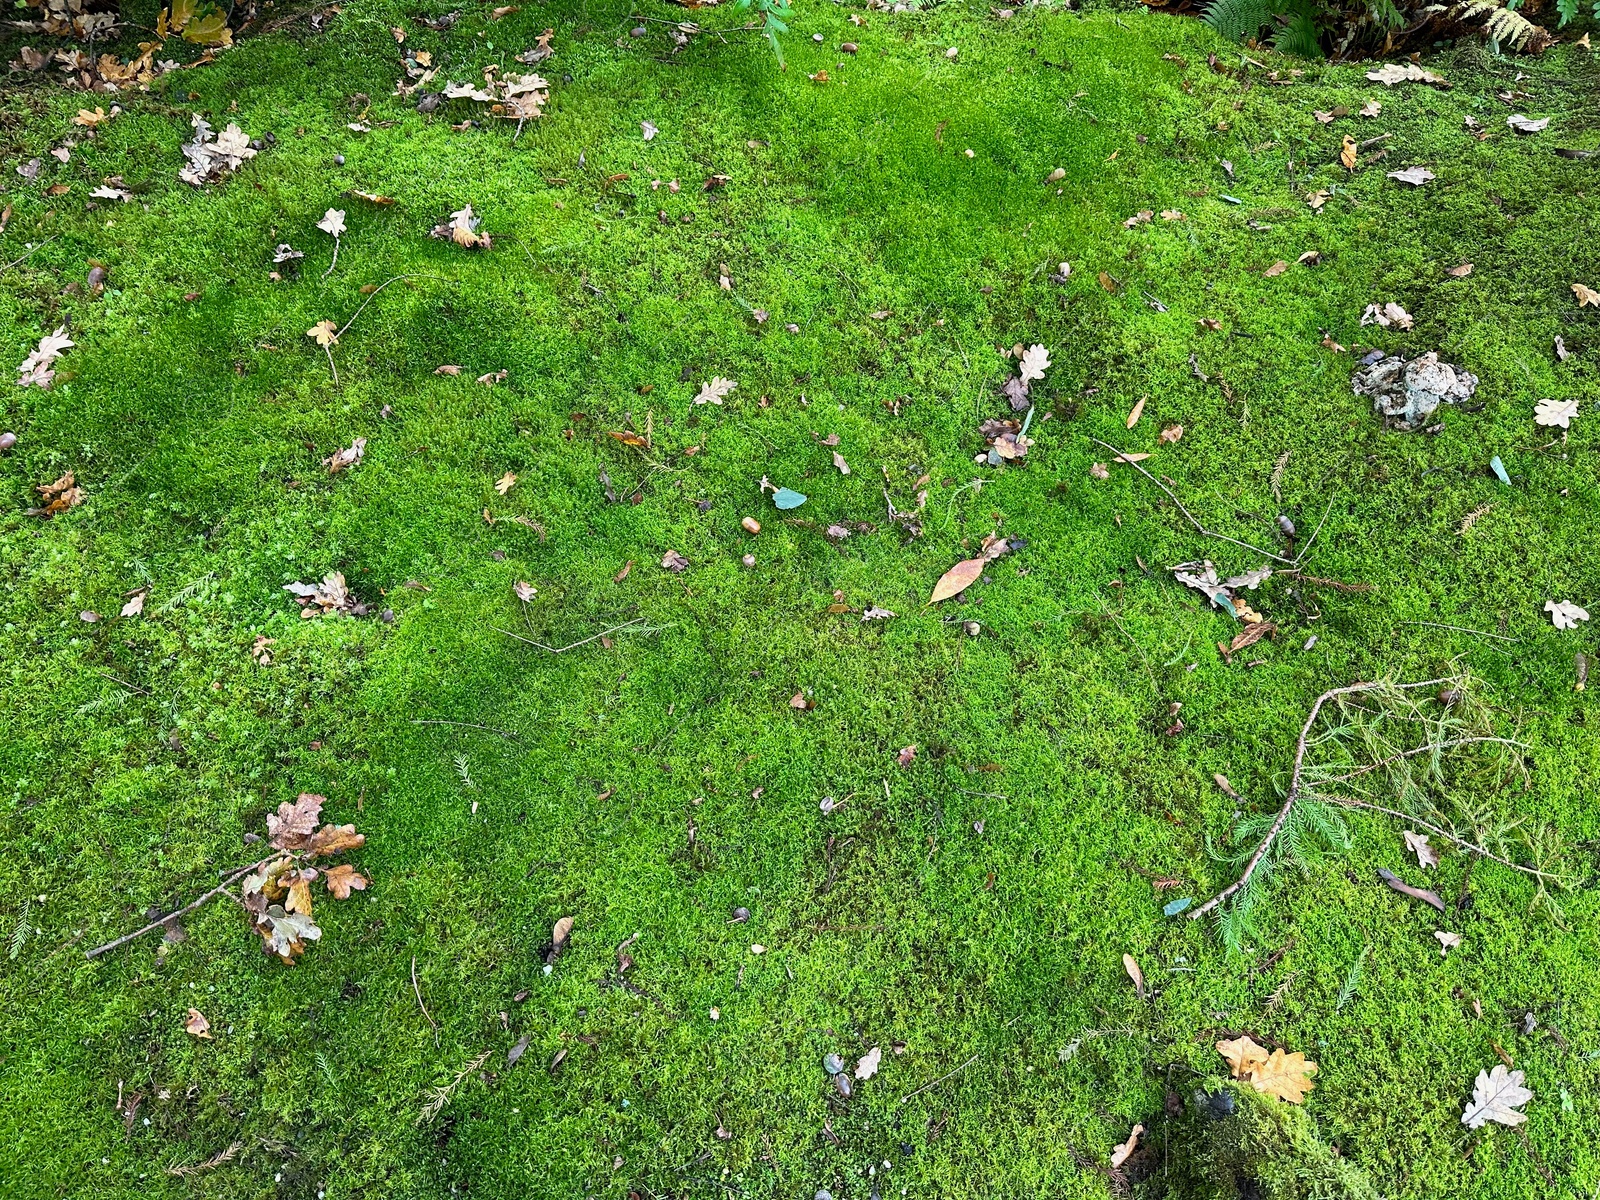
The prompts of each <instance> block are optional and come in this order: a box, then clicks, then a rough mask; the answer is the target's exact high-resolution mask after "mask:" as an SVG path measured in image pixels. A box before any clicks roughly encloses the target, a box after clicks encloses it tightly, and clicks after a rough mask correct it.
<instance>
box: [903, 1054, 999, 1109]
mask: <svg viewBox="0 0 1600 1200" xmlns="http://www.w3.org/2000/svg"><path fill="white" fill-rule="evenodd" d="M982 1057H983V1051H982V1050H980V1051H978V1052H977V1053H976V1054H974V1055H973V1056H972V1057H971V1058H969V1059H967V1061H966V1062H964V1063H962V1064H961V1065H960V1066H959V1067H957V1068H956V1069H955V1070H954V1071H951V1072H949V1073H948V1074H945V1075H941V1076H939V1078H937V1079H935V1080H934V1081H933V1082H932V1083H925V1084H923V1085H922V1086H921V1087H919V1088H918V1089H917V1090H916V1091H914V1092H911V1093H909V1094H907V1095H904V1096H901V1097H900V1103H901V1104H904V1103H905V1102H906V1101H907V1100H915V1099H916V1098H917V1097H918V1096H920V1095H922V1093H923V1092H926V1091H928V1090H930V1089H931V1088H936V1087H938V1086H939V1085H940V1084H941V1083H943V1082H944V1081H945V1080H946V1079H950V1078H952V1077H954V1076H956V1075H959V1074H961V1072H963V1071H965V1070H966V1069H967V1068H968V1067H970V1066H971V1065H972V1064H973V1063H975V1062H977V1061H978V1060H979V1059H980V1058H982Z"/></svg>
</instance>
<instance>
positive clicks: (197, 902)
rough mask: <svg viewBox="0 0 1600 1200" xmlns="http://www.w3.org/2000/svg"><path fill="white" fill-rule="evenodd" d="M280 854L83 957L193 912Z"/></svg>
mask: <svg viewBox="0 0 1600 1200" xmlns="http://www.w3.org/2000/svg"><path fill="white" fill-rule="evenodd" d="M281 854H282V852H281V851H275V852H274V853H272V854H269V855H267V857H266V858H263V859H261V860H260V861H259V862H253V863H251V864H250V865H249V866H248V867H240V868H238V869H237V870H235V871H234V872H233V873H232V874H231V875H229V876H228V877H227V878H226V879H224V880H223V881H222V882H221V883H219V884H218V885H217V886H216V887H214V888H212V889H211V890H210V891H209V892H206V893H204V894H203V895H201V896H199V897H197V898H196V899H194V900H191V901H189V903H187V904H185V905H184V906H183V907H182V908H180V909H177V910H176V911H174V912H169V913H168V914H167V915H166V916H164V917H158V918H157V919H156V920H154V921H151V922H150V924H148V925H146V926H145V927H144V928H143V929H135V930H134V931H133V932H132V933H128V934H124V935H123V936H122V937H119V938H117V939H116V940H115V941H112V942H107V943H106V944H105V945H104V946H96V947H95V948H94V949H93V950H85V951H84V953H83V956H84V957H85V958H99V957H100V956H101V955H102V954H105V953H107V952H109V951H111V950H115V949H116V948H117V947H118V946H125V945H127V944H128V943H129V942H131V941H133V940H134V939H135V938H141V937H143V936H144V935H145V934H147V933H149V932H150V931H151V930H153V929H160V928H161V927H162V926H163V925H165V924H166V923H167V922H168V921H175V920H177V919H178V918H179V917H181V916H183V915H184V914H185V913H191V912H193V911H194V910H195V909H197V908H199V907H200V906H201V905H202V904H204V903H205V902H206V901H207V900H210V899H212V898H213V897H216V896H220V895H222V894H223V893H224V892H226V891H227V890H228V889H229V888H230V887H232V886H233V882H234V880H236V879H238V878H239V877H240V876H241V875H244V874H246V873H248V872H250V871H254V870H256V869H257V868H259V867H261V866H264V865H265V864H267V863H269V862H271V861H272V860H273V859H275V858H278V857H281Z"/></svg>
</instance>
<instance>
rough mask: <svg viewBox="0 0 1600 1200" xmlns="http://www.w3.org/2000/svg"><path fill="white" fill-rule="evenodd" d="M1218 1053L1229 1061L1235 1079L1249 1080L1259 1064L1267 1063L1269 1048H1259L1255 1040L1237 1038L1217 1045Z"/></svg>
mask: <svg viewBox="0 0 1600 1200" xmlns="http://www.w3.org/2000/svg"><path fill="white" fill-rule="evenodd" d="M1217 1053H1218V1054H1220V1055H1222V1057H1223V1058H1225V1059H1227V1060H1228V1067H1229V1069H1230V1070H1231V1071H1232V1072H1233V1077H1234V1078H1235V1079H1247V1078H1249V1076H1250V1072H1251V1071H1253V1070H1254V1069H1255V1066H1256V1064H1257V1063H1264V1062H1266V1061H1267V1048H1266V1047H1265V1046H1258V1045H1257V1044H1256V1042H1255V1039H1254V1038H1250V1037H1236V1038H1233V1039H1232V1040H1231V1041H1223V1042H1218V1043H1217Z"/></svg>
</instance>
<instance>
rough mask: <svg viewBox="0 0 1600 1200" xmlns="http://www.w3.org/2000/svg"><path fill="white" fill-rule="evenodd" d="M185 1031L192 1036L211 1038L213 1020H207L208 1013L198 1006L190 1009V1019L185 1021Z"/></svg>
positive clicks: (208, 1039)
mask: <svg viewBox="0 0 1600 1200" xmlns="http://www.w3.org/2000/svg"><path fill="white" fill-rule="evenodd" d="M183 1031H184V1032H185V1033H187V1034H188V1035H189V1036H190V1037H197V1038H205V1039H206V1040H207V1041H210V1040H211V1022H210V1021H208V1020H206V1015H205V1014H204V1013H203V1012H201V1011H200V1010H199V1009H198V1008H191V1009H190V1010H189V1019H188V1020H187V1021H185V1022H184V1023H183Z"/></svg>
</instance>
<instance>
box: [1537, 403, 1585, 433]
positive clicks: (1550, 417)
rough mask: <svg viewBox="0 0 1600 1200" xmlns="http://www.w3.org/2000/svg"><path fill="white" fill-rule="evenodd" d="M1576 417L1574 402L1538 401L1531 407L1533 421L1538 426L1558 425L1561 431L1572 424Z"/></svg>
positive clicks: (1576, 406)
mask: <svg viewBox="0 0 1600 1200" xmlns="http://www.w3.org/2000/svg"><path fill="white" fill-rule="evenodd" d="M1577 415H1578V402H1577V401H1576V400H1550V399H1544V400H1541V401H1539V403H1538V404H1536V405H1534V407H1533V419H1534V422H1535V424H1539V425H1559V426H1561V428H1562V429H1566V428H1568V427H1569V426H1570V425H1571V424H1572V418H1573V417H1575V416H1577Z"/></svg>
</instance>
